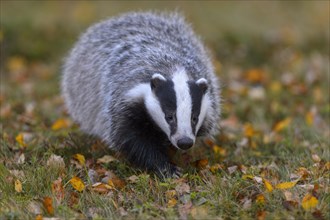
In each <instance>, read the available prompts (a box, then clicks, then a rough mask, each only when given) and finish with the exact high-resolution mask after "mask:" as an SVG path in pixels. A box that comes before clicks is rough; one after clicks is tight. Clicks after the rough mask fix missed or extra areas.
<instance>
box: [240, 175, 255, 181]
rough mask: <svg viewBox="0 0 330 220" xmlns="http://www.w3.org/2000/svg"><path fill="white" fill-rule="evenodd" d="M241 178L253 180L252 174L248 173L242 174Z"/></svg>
mask: <svg viewBox="0 0 330 220" xmlns="http://www.w3.org/2000/svg"><path fill="white" fill-rule="evenodd" d="M242 179H243V180H246V179H251V180H253V176H252V175H249V174H244V175H243V176H242Z"/></svg>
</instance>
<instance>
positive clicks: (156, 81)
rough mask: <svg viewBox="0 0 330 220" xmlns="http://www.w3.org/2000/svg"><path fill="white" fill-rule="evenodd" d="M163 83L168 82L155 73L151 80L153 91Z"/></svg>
mask: <svg viewBox="0 0 330 220" xmlns="http://www.w3.org/2000/svg"><path fill="white" fill-rule="evenodd" d="M163 82H166V79H165V77H164V76H162V75H161V74H159V73H155V74H154V75H152V77H151V80H150V86H151V89H155V88H157V87H158V86H159V85H160V84H161V83H163Z"/></svg>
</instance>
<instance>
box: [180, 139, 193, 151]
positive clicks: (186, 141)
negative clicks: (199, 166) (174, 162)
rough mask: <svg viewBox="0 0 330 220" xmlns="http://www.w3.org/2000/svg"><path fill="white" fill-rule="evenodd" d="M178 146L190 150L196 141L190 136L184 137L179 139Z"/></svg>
mask: <svg viewBox="0 0 330 220" xmlns="http://www.w3.org/2000/svg"><path fill="white" fill-rule="evenodd" d="M177 144H178V147H179V148H181V149H182V150H188V149H189V148H191V147H192V146H193V145H194V141H193V140H192V139H190V138H188V137H184V138H181V139H179V140H178V142H177Z"/></svg>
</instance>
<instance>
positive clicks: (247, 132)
mask: <svg viewBox="0 0 330 220" xmlns="http://www.w3.org/2000/svg"><path fill="white" fill-rule="evenodd" d="M257 134H259V132H258V131H257V130H255V129H254V127H253V126H252V124H250V123H247V124H245V125H244V136H245V137H248V138H251V137H253V136H255V135H257Z"/></svg>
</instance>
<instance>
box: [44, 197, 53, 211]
mask: <svg viewBox="0 0 330 220" xmlns="http://www.w3.org/2000/svg"><path fill="white" fill-rule="evenodd" d="M43 204H44V207H45V209H46V211H47V212H48V214H50V215H53V214H54V207H53V200H52V198H50V197H48V196H46V197H44V201H43Z"/></svg>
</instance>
